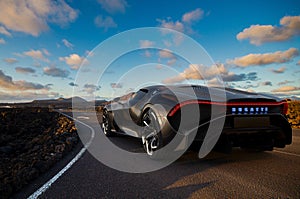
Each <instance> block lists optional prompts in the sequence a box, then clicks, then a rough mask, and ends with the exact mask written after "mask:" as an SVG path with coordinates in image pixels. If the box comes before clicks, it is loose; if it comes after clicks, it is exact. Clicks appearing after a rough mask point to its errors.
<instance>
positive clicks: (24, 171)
mask: <svg viewBox="0 0 300 199" xmlns="http://www.w3.org/2000/svg"><path fill="white" fill-rule="evenodd" d="M77 143H78V135H77V130H76V128H75V125H74V122H73V121H71V120H70V119H68V118H67V117H65V116H62V115H60V114H59V113H57V112H51V111H49V110H48V109H46V108H44V109H42V108H26V109H22V108H16V109H4V108H2V109H0V160H1V161H0V196H1V198H9V197H10V196H11V195H12V194H13V193H15V192H17V191H19V190H20V189H21V188H22V187H23V186H24V185H26V184H28V183H29V182H30V181H31V180H33V179H35V178H37V177H38V176H39V175H40V174H41V173H43V172H45V171H47V170H48V169H49V168H51V167H52V166H53V165H54V164H55V163H56V162H57V161H59V160H60V159H61V158H62V157H63V156H64V155H66V154H67V153H68V152H69V151H71V150H72V149H73V148H74V146H75V145H76V144H77Z"/></svg>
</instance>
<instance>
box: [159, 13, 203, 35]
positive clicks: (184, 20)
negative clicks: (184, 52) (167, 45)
mask: <svg viewBox="0 0 300 199" xmlns="http://www.w3.org/2000/svg"><path fill="white" fill-rule="evenodd" d="M203 14H204V11H203V10H202V9H201V8H197V9H195V10H193V11H190V12H187V13H184V14H183V15H182V17H181V19H180V20H176V21H173V20H171V19H170V18H169V19H167V20H166V19H157V21H158V22H159V27H162V28H169V29H173V30H177V31H179V32H185V33H189V34H191V33H194V32H195V31H194V30H193V29H192V24H193V23H194V22H197V21H199V20H201V19H202V17H203ZM177 39H178V38H177Z"/></svg>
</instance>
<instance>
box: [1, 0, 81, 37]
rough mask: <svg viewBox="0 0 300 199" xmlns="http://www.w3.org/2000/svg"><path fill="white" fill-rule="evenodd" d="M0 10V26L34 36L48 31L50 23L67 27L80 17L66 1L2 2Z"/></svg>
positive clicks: (7, 0)
mask: <svg viewBox="0 0 300 199" xmlns="http://www.w3.org/2000/svg"><path fill="white" fill-rule="evenodd" d="M0 8H1V12H0V24H2V25H3V26H4V27H5V29H7V30H12V31H17V32H23V33H26V34H30V35H33V36H38V35H39V34H40V33H41V32H44V31H47V30H48V29H49V26H48V23H55V24H58V25H61V26H65V25H67V24H68V23H70V22H73V21H74V20H75V19H76V18H77V16H78V11H77V10H74V9H73V8H71V7H70V6H69V5H68V4H67V3H66V2H65V1H64V0H60V1H52V0H43V1H36V0H23V1H9V0H5V1H0ZM2 32H3V31H2ZM6 34H7V33H6Z"/></svg>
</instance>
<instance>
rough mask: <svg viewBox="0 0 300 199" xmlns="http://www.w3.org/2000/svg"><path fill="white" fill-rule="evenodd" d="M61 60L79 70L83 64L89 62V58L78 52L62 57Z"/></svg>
mask: <svg viewBox="0 0 300 199" xmlns="http://www.w3.org/2000/svg"><path fill="white" fill-rule="evenodd" d="M59 60H60V61H64V62H66V64H68V65H69V66H70V68H71V69H73V70H78V69H79V67H80V65H81V64H87V63H88V62H87V60H85V58H84V57H81V56H79V55H78V54H71V55H69V56H67V57H60V58H59Z"/></svg>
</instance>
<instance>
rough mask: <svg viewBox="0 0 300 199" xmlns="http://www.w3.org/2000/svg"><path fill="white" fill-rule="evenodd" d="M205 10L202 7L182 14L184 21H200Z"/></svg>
mask: <svg viewBox="0 0 300 199" xmlns="http://www.w3.org/2000/svg"><path fill="white" fill-rule="evenodd" d="M203 14H204V11H203V10H202V9H200V8H197V9H196V10H193V11H191V12H188V13H185V14H184V15H183V16H182V21H183V22H186V23H192V22H194V21H198V20H200V19H201V18H202V17H203Z"/></svg>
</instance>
